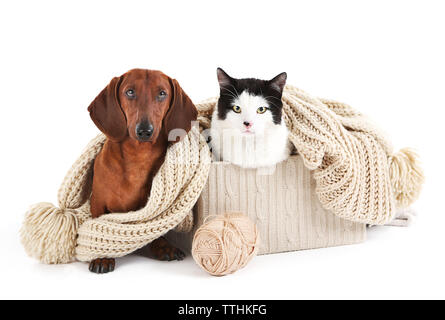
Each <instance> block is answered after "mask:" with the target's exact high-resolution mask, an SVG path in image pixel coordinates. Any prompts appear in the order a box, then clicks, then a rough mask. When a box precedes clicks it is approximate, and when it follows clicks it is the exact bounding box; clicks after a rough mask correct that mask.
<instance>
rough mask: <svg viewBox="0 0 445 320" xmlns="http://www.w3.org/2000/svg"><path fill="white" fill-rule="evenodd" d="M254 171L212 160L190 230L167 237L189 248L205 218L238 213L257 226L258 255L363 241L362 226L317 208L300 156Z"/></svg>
mask: <svg viewBox="0 0 445 320" xmlns="http://www.w3.org/2000/svg"><path fill="white" fill-rule="evenodd" d="M259 170H260V169H242V168H240V167H237V166H235V165H232V164H230V163H226V162H214V163H213V164H212V167H211V169H210V174H209V179H208V181H207V184H206V186H205V187H204V190H203V192H202V194H201V196H200V198H199V200H198V202H197V203H196V205H195V208H194V220H195V227H194V229H193V231H192V232H190V233H187V234H181V233H177V232H172V231H171V232H169V233H168V234H167V238H168V239H169V240H170V241H171V242H172V243H173V244H175V245H176V246H178V247H179V248H182V249H183V250H185V251H188V252H190V249H191V244H192V239H193V234H194V232H195V230H197V228H199V226H201V225H202V223H203V221H204V219H206V218H207V217H209V216H212V215H218V214H223V213H225V212H230V211H238V212H242V213H245V214H247V215H248V216H249V217H250V218H251V219H252V220H253V221H254V222H255V223H256V225H257V227H258V230H259V232H260V237H261V246H260V250H259V254H269V253H277V252H285V251H294V250H304V249H314V248H324V247H332V246H340V245H347V244H354V243H360V242H363V241H364V240H365V239H366V226H365V225H364V224H360V223H354V222H350V221H347V220H344V219H340V218H338V217H336V216H335V215H334V214H332V213H331V212H329V211H326V210H325V209H323V208H322V206H321V204H320V202H319V200H318V198H317V195H316V194H315V182H314V180H313V179H312V176H311V173H310V171H309V170H308V169H306V167H304V165H303V160H302V159H301V157H299V156H292V157H290V158H289V159H288V160H286V161H284V162H282V163H280V164H278V165H277V166H276V168H275V170H274V171H273V172H268V173H266V172H264V171H259ZM209 219H211V218H209Z"/></svg>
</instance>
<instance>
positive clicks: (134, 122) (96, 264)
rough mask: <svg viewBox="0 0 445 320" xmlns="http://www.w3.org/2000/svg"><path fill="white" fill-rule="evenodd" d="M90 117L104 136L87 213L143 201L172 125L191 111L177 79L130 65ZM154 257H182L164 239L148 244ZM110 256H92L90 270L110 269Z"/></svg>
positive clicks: (184, 124) (190, 117) (182, 123)
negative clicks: (128, 69) (131, 68)
mask: <svg viewBox="0 0 445 320" xmlns="http://www.w3.org/2000/svg"><path fill="white" fill-rule="evenodd" d="M88 111H89V112H90V116H91V119H92V120H93V122H94V123H95V125H96V126H97V127H98V128H99V130H100V131H102V132H103V133H104V134H105V135H106V137H107V139H106V141H105V144H104V146H103V148H102V150H101V151H100V153H99V154H98V155H97V157H96V159H95V161H94V169H93V187H92V194H91V214H92V217H93V218H97V217H100V216H101V215H103V214H107V213H113V212H128V211H133V210H138V209H141V208H142V207H144V206H145V204H146V202H147V199H148V196H149V194H150V189H151V185H152V181H153V178H154V176H155V175H156V172H157V171H158V169H159V168H160V166H161V165H162V163H163V162H164V158H165V154H166V151H167V147H168V146H169V145H170V144H171V143H175V142H178V141H179V140H180V138H181V137H177V138H176V140H175V141H169V140H168V134H169V132H170V131H171V130H173V129H183V130H185V131H184V132H188V131H189V130H190V128H191V122H192V121H194V120H196V117H197V111H196V108H195V106H194V104H193V103H192V101H191V100H190V98H189V97H188V96H187V95H186V94H185V92H184V91H183V90H182V89H181V87H180V86H179V84H178V82H177V81H176V80H174V79H171V78H170V77H168V76H166V75H165V74H163V73H162V72H160V71H153V70H143V69H133V70H130V71H128V72H127V73H125V74H123V75H122V76H120V77H115V78H113V79H112V80H111V82H110V83H109V84H108V86H107V87H105V89H103V90H102V92H101V93H100V94H99V95H98V96H97V97H96V99H95V100H94V101H93V102H92V103H91V105H90V106H89V107H88ZM149 252H151V255H152V256H153V257H155V258H157V259H159V260H169V261H170V260H182V259H183V258H184V256H185V255H184V253H183V252H182V251H181V250H179V249H177V248H175V247H173V246H172V245H170V244H169V243H168V242H167V240H166V239H165V238H162V237H161V238H159V239H157V240H154V241H153V242H152V243H151V244H150V245H149ZM114 267H115V260H114V259H110V258H106V259H96V260H93V261H91V262H90V266H89V269H90V271H91V272H94V273H107V272H111V271H113V270H114Z"/></svg>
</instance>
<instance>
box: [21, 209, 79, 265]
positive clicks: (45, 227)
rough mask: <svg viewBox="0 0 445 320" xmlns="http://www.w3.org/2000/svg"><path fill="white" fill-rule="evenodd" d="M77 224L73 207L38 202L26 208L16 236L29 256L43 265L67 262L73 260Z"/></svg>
mask: <svg viewBox="0 0 445 320" xmlns="http://www.w3.org/2000/svg"><path fill="white" fill-rule="evenodd" d="M78 226H79V224H78V220H77V217H76V215H75V212H74V210H73V209H60V208H57V207H55V206H54V205H53V204H51V203H48V202H41V203H38V204H36V205H34V206H32V207H31V208H30V209H29V210H28V211H27V213H26V215H25V220H24V222H23V226H22V228H21V230H20V238H21V241H22V244H23V246H24V248H25V251H26V253H27V254H28V255H29V256H31V257H34V258H36V259H38V260H39V261H41V262H43V263H46V264H59V263H68V262H72V261H73V260H74V249H75V246H76V238H77V229H78Z"/></svg>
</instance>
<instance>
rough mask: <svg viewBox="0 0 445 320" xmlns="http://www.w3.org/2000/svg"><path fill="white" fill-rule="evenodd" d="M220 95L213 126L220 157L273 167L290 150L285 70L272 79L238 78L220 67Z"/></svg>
mask: <svg viewBox="0 0 445 320" xmlns="http://www.w3.org/2000/svg"><path fill="white" fill-rule="evenodd" d="M217 74H218V82H219V85H220V97H219V100H218V104H217V106H216V108H215V110H214V112H213V115H212V123H211V128H210V136H211V147H212V152H213V155H214V157H215V159H216V160H217V161H227V162H231V163H233V164H235V165H238V166H240V167H243V168H270V167H273V166H275V165H276V164H277V163H279V162H281V161H283V160H285V159H287V158H288V157H289V154H290V150H291V149H290V143H289V140H288V135H289V132H288V129H287V127H286V125H285V123H284V121H283V119H282V107H283V105H282V102H281V96H282V93H283V88H284V85H285V83H286V73H284V72H283V73H281V74H279V75H278V76H276V77H275V78H273V79H272V80H268V81H267V80H259V79H253V78H248V79H235V78H232V77H230V76H229V75H228V74H227V73H226V72H224V71H223V70H222V69H220V68H218V70H217Z"/></svg>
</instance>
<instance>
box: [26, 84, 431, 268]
mask: <svg viewBox="0 0 445 320" xmlns="http://www.w3.org/2000/svg"><path fill="white" fill-rule="evenodd" d="M216 103H217V98H213V99H209V100H206V101H204V102H202V103H200V104H197V105H196V107H197V109H198V112H199V115H198V121H199V123H200V127H201V130H205V129H208V128H209V127H210V122H211V114H212V111H213V109H214V107H215V105H216ZM283 111H284V113H283V115H284V121H285V123H286V125H287V126H288V128H289V131H290V136H289V138H290V140H291V142H292V143H293V144H294V145H295V147H296V149H297V151H298V152H299V154H300V155H301V156H302V157H303V160H304V164H305V165H306V167H308V168H309V169H310V170H313V176H314V178H315V182H316V193H317V195H318V197H319V199H320V201H321V203H322V205H323V206H324V207H325V208H326V209H328V210H331V211H332V212H333V213H335V214H336V215H338V216H339V217H342V218H344V219H347V220H351V221H356V222H361V223H367V224H372V225H381V224H385V223H387V222H389V221H390V220H391V219H392V218H393V216H394V213H395V208H396V207H407V206H408V205H410V204H411V203H412V202H413V201H415V199H416V198H417V197H418V195H419V193H420V187H421V184H422V182H423V173H422V171H421V169H420V167H419V164H418V160H417V156H416V154H415V153H413V152H412V151H411V150H409V149H404V150H401V151H399V153H397V154H393V153H392V148H391V146H390V144H389V143H388V142H387V141H386V139H385V137H384V136H383V135H382V134H381V133H380V132H379V130H378V129H377V128H376V127H375V126H373V125H372V124H371V122H370V121H369V120H368V119H367V118H366V117H364V116H363V115H361V114H360V113H358V112H357V111H355V110H353V109H352V108H351V107H349V106H348V105H346V104H343V103H339V102H335V101H331V100H324V99H317V98H314V97H311V96H309V95H308V94H306V93H305V92H303V91H302V90H299V89H297V88H295V87H292V86H286V88H285V90H284V93H283ZM104 141H105V137H104V136H103V135H99V136H98V137H97V138H95V139H93V140H92V141H91V142H90V144H89V145H88V146H87V148H86V150H85V151H84V152H83V153H82V155H81V156H80V158H79V159H78V160H77V161H76V162H75V163H74V165H73V167H72V168H71V169H70V171H69V172H68V174H67V175H66V177H65V179H64V181H63V183H62V185H61V187H60V189H59V193H58V201H59V208H58V207H55V206H53V205H52V204H50V203H39V204H36V205H34V206H32V207H31V208H30V209H29V210H28V212H27V213H26V216H25V221H24V223H23V227H22V229H21V240H22V244H23V245H24V247H25V250H26V251H27V253H28V254H29V255H31V256H33V257H35V258H37V259H39V260H40V261H42V262H44V263H67V262H70V261H72V260H74V259H77V260H80V261H90V260H93V259H95V258H101V257H109V258H112V257H121V256H125V255H127V254H129V253H131V252H133V251H135V250H137V249H139V248H141V247H143V246H145V245H147V244H148V243H150V242H151V241H153V240H154V239H156V238H158V237H160V236H162V235H163V234H165V233H167V232H168V231H169V230H172V229H174V228H175V227H176V229H177V230H179V231H184V232H187V231H189V230H190V229H191V226H192V223H193V221H192V219H191V214H190V210H191V209H192V207H193V205H194V204H195V202H196V201H197V199H198V197H199V195H200V193H201V191H202V189H203V187H204V185H205V183H206V180H207V176H208V172H209V168H210V162H211V157H210V152H209V149H208V146H207V144H206V142H205V139H204V138H203V135H201V134H200V133H199V131H198V129H197V128H193V129H192V130H191V131H190V132H189V134H188V135H187V136H186V137H185V138H184V139H183V141H181V142H179V143H176V144H175V145H173V146H171V147H170V148H169V149H168V151H167V155H166V159H165V162H164V164H163V165H162V166H161V168H160V169H159V172H158V174H157V175H156V176H155V178H154V181H153V186H152V190H151V193H150V196H149V198H148V201H147V204H146V206H145V207H144V208H142V209H140V210H137V211H133V212H128V213H125V214H123V213H113V214H108V215H103V216H101V217H99V218H97V219H92V218H91V214H90V211H89V197H90V194H91V182H92V167H93V162H94V159H95V157H96V155H97V154H98V153H99V151H100V150H101V148H102V146H103V143H104Z"/></svg>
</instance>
